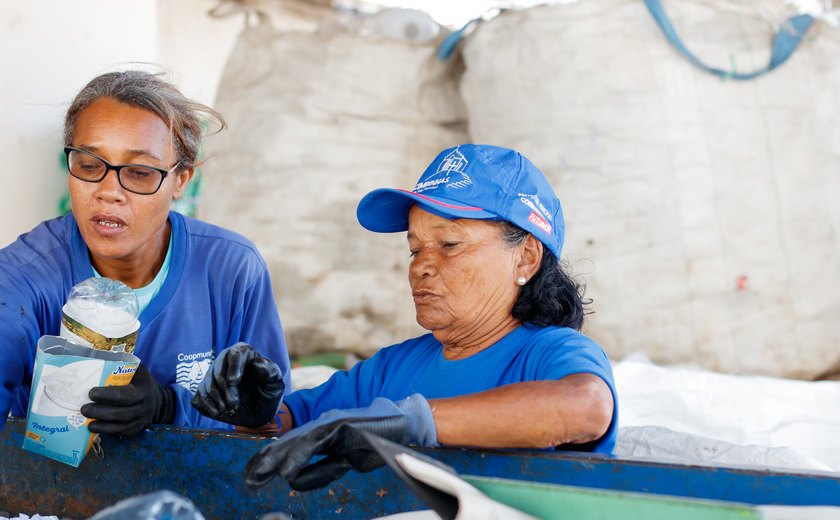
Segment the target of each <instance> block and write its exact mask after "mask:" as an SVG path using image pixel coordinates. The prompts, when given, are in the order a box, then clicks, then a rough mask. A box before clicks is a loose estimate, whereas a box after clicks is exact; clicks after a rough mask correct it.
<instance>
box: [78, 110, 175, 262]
mask: <svg viewBox="0 0 840 520" xmlns="http://www.w3.org/2000/svg"><path fill="white" fill-rule="evenodd" d="M70 146H72V147H74V148H79V149H82V150H86V151H89V152H91V153H93V154H95V155H98V156H99V157H102V158H103V159H105V160H106V161H108V162H109V163H111V164H114V165H120V164H143V165H147V166H153V167H155V168H162V169H164V170H169V169H170V168H172V167H173V166H174V165H175V163H176V162H177V160H178V159H177V155H176V152H175V148H174V146H173V143H172V137H171V134H170V132H169V128H168V127H167V125H166V124H165V123H164V122H163V120H162V119H161V118H159V117H158V116H156V115H155V114H154V113H152V112H150V111H148V110H145V109H142V108H137V107H132V106H129V105H126V104H123V103H120V102H118V101H115V100H113V99H107V98H105V99H100V100H98V101H95V102H94V103H92V104H90V105H89V106H88V107H87V108H85V109H84V110H83V111H82V112H81V114H79V118H78V120H77V122H76V127H75V134H74V136H73V142H72V143H71V144H70ZM176 172H177V173H176ZM191 176H192V170H176V171H173V172H171V173H170V174H168V175H167V176H166V177H165V178H164V180H163V184H162V185H161V187H160V189H159V190H158V191H157V192H156V193H154V194H152V195H138V194H136V193H132V192H130V191H127V190H125V189H124V188H123V187H122V186H120V183H119V182H118V181H117V174H116V172H115V171H113V170H110V171H108V172H107V173H106V175H105V178H104V179H103V180H102V181H101V182H97V183H93V182H85V181H82V180H79V179H76V178H75V177H73V176H71V175H68V178H69V181H68V182H69V188H70V202H71V206H72V209H73V214H74V216H75V218H76V221H77V222H78V225H79V230H80V231H81V233H82V237H83V238H84V240H85V243H87V246H88V249H90V252H91V256H92V257H93V258H92V259H93V261H94V264H95V265H96V266H97V268H99V266H101V265H103V264H104V265H115V264H118V263H121V262H128V263H130V264H132V265H135V266H137V265H140V266H142V265H151V264H154V263H155V261H156V260H157V259H158V257H159V256H160V255H161V254H162V248H164V247H166V244H165V242H164V238H165V237H168V234H167V229H168V228H167V216H168V213H169V207H170V202H171V201H172V199H173V198H175V197H177V196H180V195H181V193H182V192H183V190H184V188H185V187H186V184H187V182H188V181H189V179H190V177H191Z"/></svg>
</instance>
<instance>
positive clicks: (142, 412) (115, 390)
mask: <svg viewBox="0 0 840 520" xmlns="http://www.w3.org/2000/svg"><path fill="white" fill-rule="evenodd" d="M88 397H90V399H92V400H93V402H92V403H88V404H86V405H84V406H82V409H81V412H82V415H84V416H85V417H88V418H90V419H94V421H93V422H91V423H90V424H89V425H88V429H89V430H90V431H92V432H93V433H112V434H118V435H125V436H132V435H137V434H138V433H140V432H141V431H143V429H144V428H146V427H147V426H149V425H150V424H170V423H172V420H173V419H174V418H175V391H174V390H172V389H171V388H166V387H165V386H163V385H161V384H160V383H158V382H157V381H155V379H154V378H153V377H152V374H150V373H149V370H148V369H147V368H146V367H145V366H143V364H142V363H141V364H140V365H138V366H137V371H136V372H135V373H134V376H133V377H132V378H131V382H130V383H129V384H127V385H125V386H97V387H94V388H91V389H90V392H88Z"/></svg>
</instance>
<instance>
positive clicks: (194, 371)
mask: <svg viewBox="0 0 840 520" xmlns="http://www.w3.org/2000/svg"><path fill="white" fill-rule="evenodd" d="M178 361H179V363H178V364H177V365H175V382H176V383H178V384H179V385H181V386H183V387H184V388H186V389H187V390H189V391H190V392H192V393H195V391H196V390H197V389H198V385H199V383H201V381H202V380H203V379H204V374H206V373H207V371H208V370H210V366H211V365H212V364H213V351H212V350H208V351H207V352H193V353H190V354H186V353H183V352H182V353H180V354H178Z"/></svg>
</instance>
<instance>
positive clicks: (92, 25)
mask: <svg viewBox="0 0 840 520" xmlns="http://www.w3.org/2000/svg"><path fill="white" fill-rule="evenodd" d="M214 5H215V2H213V1H210V0H133V1H132V2H114V1H110V0H75V1H73V2H66V1H63V0H27V1H26V2H3V3H0V28H2V30H0V114H2V120H1V121H0V157H2V162H0V164H2V167H0V223H2V224H0V247H3V246H5V245H7V244H9V243H10V242H12V241H13V240H14V239H15V238H16V237H17V236H18V235H19V234H21V233H24V232H26V231H28V230H30V229H31V228H32V227H34V226H35V225H36V224H37V223H38V222H40V221H42V220H44V219H47V218H50V217H53V216H55V215H57V213H58V201H59V200H60V199H61V197H62V195H63V194H64V192H65V191H66V174H65V173H64V171H63V169H62V163H61V145H62V141H61V129H62V122H63V115H64V111H65V110H66V108H67V105H68V104H69V103H70V101H71V100H72V99H73V96H74V95H75V94H76V92H77V91H78V90H79V89H80V88H81V87H82V86H83V85H84V84H85V83H86V82H87V81H88V80H90V79H91V78H92V77H93V76H95V75H97V74H99V73H102V72H106V71H108V70H115V69H124V68H129V67H131V66H132V63H133V62H143V63H146V64H156V65H158V66H160V67H163V68H164V69H165V70H168V71H170V72H171V73H172V74H171V76H170V79H171V80H173V81H174V82H175V83H176V84H177V85H179V86H180V87H181V89H182V90H183V91H184V93H185V94H187V95H188V96H191V97H193V98H196V99H198V100H200V101H202V102H205V103H211V102H212V100H213V99H214V98H215V95H216V87H217V84H218V80H219V77H220V75H221V70H222V68H223V67H224V63H225V60H226V58H227V55H228V53H229V51H230V48H231V47H232V46H233V43H234V41H235V38H236V35H237V34H238V33H239V31H240V29H241V28H242V26H243V19H242V17H241V16H238V17H231V18H226V19H218V18H211V17H210V16H208V15H207V11H208V10H210V9H211V8H212V7H213V6H214ZM144 68H150V65H145V66H144Z"/></svg>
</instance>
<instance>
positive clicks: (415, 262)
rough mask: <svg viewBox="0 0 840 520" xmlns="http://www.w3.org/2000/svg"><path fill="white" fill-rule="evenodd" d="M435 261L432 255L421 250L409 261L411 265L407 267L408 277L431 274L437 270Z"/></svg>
mask: <svg viewBox="0 0 840 520" xmlns="http://www.w3.org/2000/svg"><path fill="white" fill-rule="evenodd" d="M435 259H436V256H435V255H434V253H432V252H430V251H426V250H423V249H421V250H420V251H418V252H417V253H416V254H415V255H414V258H412V259H411V265H409V267H408V272H409V275H411V276H415V277H422V276H429V275H431V274H433V273H434V272H435V271H436V270H437V265H436V263H435Z"/></svg>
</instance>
